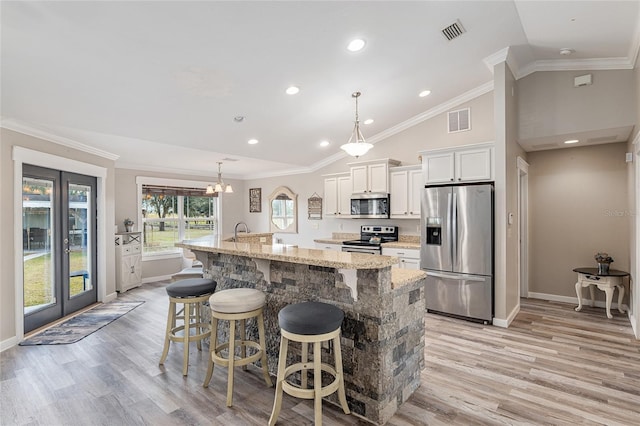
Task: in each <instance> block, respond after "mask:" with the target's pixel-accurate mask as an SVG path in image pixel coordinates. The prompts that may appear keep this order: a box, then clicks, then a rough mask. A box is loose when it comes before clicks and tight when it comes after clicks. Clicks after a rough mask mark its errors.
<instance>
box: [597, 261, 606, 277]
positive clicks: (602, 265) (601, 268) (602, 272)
mask: <svg viewBox="0 0 640 426" xmlns="http://www.w3.org/2000/svg"><path fill="white" fill-rule="evenodd" d="M608 273H609V264H608V263H598V275H607V274H608Z"/></svg>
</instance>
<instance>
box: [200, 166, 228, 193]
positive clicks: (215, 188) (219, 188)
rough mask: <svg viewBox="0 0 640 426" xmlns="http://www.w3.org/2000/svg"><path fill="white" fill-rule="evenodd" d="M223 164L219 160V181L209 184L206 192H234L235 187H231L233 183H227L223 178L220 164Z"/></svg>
mask: <svg viewBox="0 0 640 426" xmlns="http://www.w3.org/2000/svg"><path fill="white" fill-rule="evenodd" d="M221 165H222V162H221V161H218V181H217V182H216V183H215V185H211V184H209V185H207V190H206V191H205V194H209V195H211V194H217V193H221V192H226V193H228V194H229V193H232V192H233V188H232V187H231V185H230V184H229V185H225V183H224V181H223V180H222V172H221V171H220V166H221Z"/></svg>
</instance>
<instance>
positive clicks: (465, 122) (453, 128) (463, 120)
mask: <svg viewBox="0 0 640 426" xmlns="http://www.w3.org/2000/svg"><path fill="white" fill-rule="evenodd" d="M447 116H448V118H449V133H456V132H465V131H467V130H471V108H464V109H459V110H457V111H450V112H449V113H448V114H447Z"/></svg>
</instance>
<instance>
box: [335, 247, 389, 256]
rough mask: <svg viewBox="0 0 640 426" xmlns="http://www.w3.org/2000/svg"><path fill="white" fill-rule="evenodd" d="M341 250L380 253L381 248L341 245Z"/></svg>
mask: <svg viewBox="0 0 640 426" xmlns="http://www.w3.org/2000/svg"><path fill="white" fill-rule="evenodd" d="M342 251H344V252H350V253H364V254H382V249H381V248H380V247H366V246H359V247H356V246H342Z"/></svg>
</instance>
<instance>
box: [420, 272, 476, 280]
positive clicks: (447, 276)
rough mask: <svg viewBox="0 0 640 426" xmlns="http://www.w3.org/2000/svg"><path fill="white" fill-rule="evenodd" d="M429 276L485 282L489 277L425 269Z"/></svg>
mask: <svg viewBox="0 0 640 426" xmlns="http://www.w3.org/2000/svg"><path fill="white" fill-rule="evenodd" d="M425 272H426V273H427V276H429V277H437V278H446V279H450V280H460V281H478V282H485V281H486V280H487V279H486V278H485V277H473V276H468V275H455V274H444V273H442V272H431V271H425Z"/></svg>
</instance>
